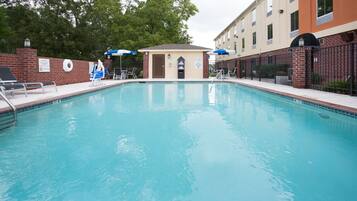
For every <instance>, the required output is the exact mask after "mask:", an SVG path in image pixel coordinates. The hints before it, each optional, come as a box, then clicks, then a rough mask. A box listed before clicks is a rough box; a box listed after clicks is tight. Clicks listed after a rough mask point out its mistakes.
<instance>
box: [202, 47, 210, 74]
mask: <svg viewBox="0 0 357 201" xmlns="http://www.w3.org/2000/svg"><path fill="white" fill-rule="evenodd" d="M208 77H209V56H208V54H206V53H205V52H204V53H203V78H208Z"/></svg>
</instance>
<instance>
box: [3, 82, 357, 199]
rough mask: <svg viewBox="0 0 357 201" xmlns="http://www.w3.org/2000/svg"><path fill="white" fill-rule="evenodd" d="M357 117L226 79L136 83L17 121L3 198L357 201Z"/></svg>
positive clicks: (8, 136) (8, 140)
mask: <svg viewBox="0 0 357 201" xmlns="http://www.w3.org/2000/svg"><path fill="white" fill-rule="evenodd" d="M356 189H357V119H356V118H353V117H349V116H344V115H341V114H338V113H334V112H330V111H328V110H325V109H320V108H318V107H314V106H310V105H306V104H302V103H301V102H299V101H293V100H290V99H288V98H283V97H280V96H276V95H272V94H268V93H264V92H261V91H258V90H255V89H250V88H246V87H243V86H240V85H237V84H229V83H216V84H212V83H144V84H140V83H134V84H125V85H122V86H119V87H114V88H111V89H107V90H103V91H99V92H96V93H92V94H87V95H83V96H79V97H75V98H72V99H67V100H64V101H62V102H60V103H57V104H52V105H47V106H44V107H41V108H38V109H35V110H28V111H26V112H22V113H20V114H19V115H18V123H17V125H16V127H12V128H10V129H7V130H4V131H2V132H1V133H0V200H76V201H78V200H121V201H125V200H130V201H131V200H133V201H134V200H150V201H151V200H157V201H176V200H177V201H178V200H184V201H186V200H187V201H189V200H190V201H191V200H192V201H210V200H212V201H238V200H239V201H280V200H281V201H285V200H294V201H336V200H338V201H352V200H357V191H356Z"/></svg>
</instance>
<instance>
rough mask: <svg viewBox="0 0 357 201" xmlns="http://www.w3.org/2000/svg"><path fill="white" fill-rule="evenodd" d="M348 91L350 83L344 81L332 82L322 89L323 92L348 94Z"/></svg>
mask: <svg viewBox="0 0 357 201" xmlns="http://www.w3.org/2000/svg"><path fill="white" fill-rule="evenodd" d="M349 89H350V83H349V82H348V81H344V80H337V81H332V82H329V83H328V84H326V85H325V86H324V87H323V90H324V91H328V92H334V93H340V94H348V93H349Z"/></svg>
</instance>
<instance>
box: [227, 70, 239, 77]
mask: <svg viewBox="0 0 357 201" xmlns="http://www.w3.org/2000/svg"><path fill="white" fill-rule="evenodd" d="M236 74H237V68H233V70H232V71H230V70H228V72H227V77H228V78H230V77H235V76H236Z"/></svg>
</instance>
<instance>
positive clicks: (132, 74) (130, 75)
mask: <svg viewBox="0 0 357 201" xmlns="http://www.w3.org/2000/svg"><path fill="white" fill-rule="evenodd" d="M127 76H128V78H130V77H131V78H133V79H137V78H138V76H137V75H136V68H135V67H134V68H132V69H131V71H128V74H127Z"/></svg>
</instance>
